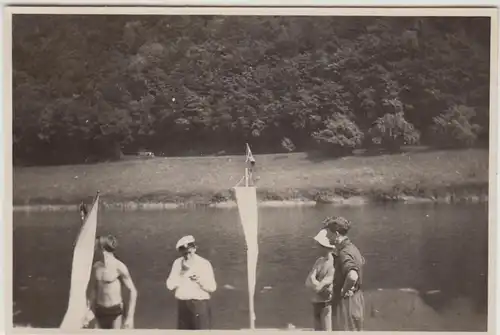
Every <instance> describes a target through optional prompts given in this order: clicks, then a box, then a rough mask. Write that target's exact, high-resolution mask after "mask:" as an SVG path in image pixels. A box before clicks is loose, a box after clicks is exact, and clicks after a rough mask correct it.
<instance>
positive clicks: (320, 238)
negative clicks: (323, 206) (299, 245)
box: [314, 229, 335, 249]
mask: <svg viewBox="0 0 500 335" xmlns="http://www.w3.org/2000/svg"><path fill="white" fill-rule="evenodd" d="M327 234H328V232H327V230H326V229H321V230H320V231H319V233H318V234H316V236H314V240H315V241H316V242H318V243H319V244H321V245H322V246H323V247H325V248H330V249H335V246H334V245H333V244H331V243H330V239H329V238H328V236H327Z"/></svg>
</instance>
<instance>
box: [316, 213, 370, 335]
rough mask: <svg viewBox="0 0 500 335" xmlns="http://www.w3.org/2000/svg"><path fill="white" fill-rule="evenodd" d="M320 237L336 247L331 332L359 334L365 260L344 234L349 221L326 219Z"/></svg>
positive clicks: (349, 226) (336, 218)
mask: <svg viewBox="0 0 500 335" xmlns="http://www.w3.org/2000/svg"><path fill="white" fill-rule="evenodd" d="M323 225H324V228H323V229H322V232H323V234H325V233H331V234H333V238H332V240H333V244H334V245H335V247H336V251H337V257H336V262H335V280H334V292H333V329H334V330H342V331H362V330H363V321H364V308H365V301H364V296H363V292H362V290H361V287H362V281H363V280H362V278H363V266H364V264H365V259H364V258H363V256H362V255H361V252H360V251H359V249H358V248H357V247H356V246H355V245H354V244H353V243H352V242H351V241H350V240H349V238H348V237H347V234H348V232H349V230H350V229H351V227H352V223H351V221H349V220H347V219H346V218H344V217H341V216H336V217H327V218H325V220H323Z"/></svg>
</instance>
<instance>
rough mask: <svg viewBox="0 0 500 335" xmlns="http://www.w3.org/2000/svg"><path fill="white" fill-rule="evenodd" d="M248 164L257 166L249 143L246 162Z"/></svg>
mask: <svg viewBox="0 0 500 335" xmlns="http://www.w3.org/2000/svg"><path fill="white" fill-rule="evenodd" d="M245 162H246V163H249V162H250V164H252V165H254V164H255V158H254V157H253V155H252V150H250V146H249V145H248V143H247V158H246V160H245Z"/></svg>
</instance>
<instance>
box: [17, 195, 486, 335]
mask: <svg viewBox="0 0 500 335" xmlns="http://www.w3.org/2000/svg"><path fill="white" fill-rule="evenodd" d="M326 215H343V216H346V217H347V218H349V219H350V220H352V221H353V224H354V226H353V229H352V232H351V240H352V241H353V242H354V243H355V244H356V245H357V246H358V247H359V249H360V250H361V252H362V253H363V255H364V256H365V259H366V266H365V270H364V290H365V292H366V293H365V295H366V303H367V307H366V329H367V330H388V331H398V330H408V331H409V330H413V331H423V330H433V331H439V330H447V331H455V330H457V331H470V330H472V331H485V330H486V324H487V297H488V294H487V278H488V213H487V204H474V205H433V204H422V205H401V204H400V205H388V206H380V205H378V206H372V205H369V206H359V207H345V208H335V207H330V206H325V207H302V208H299V207H294V208H261V209H259V219H260V228H259V247H260V254H259V264H258V269H257V289H256V297H255V311H256V317H257V320H256V326H257V327H259V328H284V327H287V325H289V324H293V325H294V326H296V327H300V328H311V327H312V314H311V305H310V303H309V300H308V299H309V296H308V293H307V291H306V289H305V287H304V280H305V276H306V275H307V273H308V271H309V269H310V267H311V266H312V264H313V263H314V260H315V259H316V257H318V254H317V251H316V249H315V248H314V244H313V243H312V242H313V241H312V239H311V237H312V236H314V234H315V233H316V232H317V231H318V229H319V228H320V227H321V223H320V222H321V220H322V219H323V218H324V216H326ZM79 225H80V222H79V217H78V214H77V213H74V212H42V213H20V212H16V213H14V225H13V228H14V236H13V252H14V272H13V276H14V277H13V283H14V286H13V297H14V312H15V313H14V324H19V325H30V326H32V327H58V325H59V323H60V322H61V320H62V317H63V315H64V312H65V309H66V303H67V299H68V291H69V277H70V266H71V259H72V248H73V243H74V240H75V238H76V236H77V233H78V229H79ZM98 233H100V234H101V233H106V234H107V233H111V234H115V235H116V236H117V238H118V239H119V243H120V246H119V248H118V251H117V257H119V258H120V259H122V260H123V261H124V262H125V263H126V264H127V265H128V267H129V269H130V272H131V274H132V277H133V279H134V281H135V283H136V286H137V288H138V291H139V298H138V303H137V310H136V320H135V327H136V328H146V329H157V328H160V329H171V328H175V327H176V303H175V300H174V298H173V296H172V294H171V293H170V292H168V291H167V290H166V288H165V279H166V277H167V276H168V274H169V271H170V266H171V264H172V262H173V260H174V259H175V258H176V257H177V256H178V255H177V254H176V252H175V242H176V241H177V240H178V239H179V238H180V237H181V236H182V235H186V234H192V235H194V236H195V237H196V239H197V241H198V245H199V251H198V252H199V254H200V255H202V256H203V257H206V258H208V259H209V260H210V261H211V262H212V264H213V266H214V270H215V274H216V280H217V283H218V290H217V292H216V293H215V294H214V295H213V297H212V309H213V319H214V320H213V323H214V327H215V328H216V329H241V328H247V327H248V325H249V321H248V307H247V306H248V298H247V283H246V264H245V260H246V256H245V248H244V245H245V242H244V237H243V231H242V229H241V226H240V223H239V221H238V213H237V210H236V209H197V210H171V211H135V212H120V211H101V212H100V217H99V225H98ZM405 288H411V289H414V290H416V292H417V293H411V292H408V290H401V289H405ZM429 291H430V292H429Z"/></svg>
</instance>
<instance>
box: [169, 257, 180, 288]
mask: <svg viewBox="0 0 500 335" xmlns="http://www.w3.org/2000/svg"><path fill="white" fill-rule="evenodd" d="M180 273H181V262H180V260H178V259H176V260H175V261H174V264H173V265H172V269H171V270H170V274H169V276H168V278H167V281H166V285H167V289H169V290H170V291H173V290H175V289H176V288H177V287H178V286H179V281H180Z"/></svg>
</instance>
